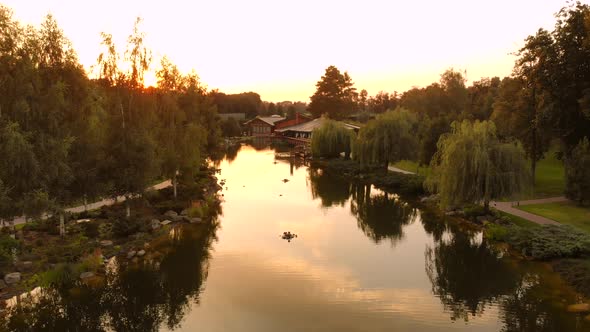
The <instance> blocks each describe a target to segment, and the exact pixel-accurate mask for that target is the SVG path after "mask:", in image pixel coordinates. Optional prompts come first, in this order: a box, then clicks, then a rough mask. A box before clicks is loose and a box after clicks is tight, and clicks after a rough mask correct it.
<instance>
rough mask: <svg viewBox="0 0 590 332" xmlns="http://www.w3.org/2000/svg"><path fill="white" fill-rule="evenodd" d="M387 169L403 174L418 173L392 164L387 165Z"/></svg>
mask: <svg viewBox="0 0 590 332" xmlns="http://www.w3.org/2000/svg"><path fill="white" fill-rule="evenodd" d="M387 170H388V171H391V172H397V173H402V174H416V173H414V172H410V171H404V170H403V169H401V168H397V167H395V166H391V165H389V166H387Z"/></svg>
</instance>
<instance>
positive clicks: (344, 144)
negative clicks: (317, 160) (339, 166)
mask: <svg viewBox="0 0 590 332" xmlns="http://www.w3.org/2000/svg"><path fill="white" fill-rule="evenodd" d="M354 137H355V134H354V132H353V131H352V130H350V129H346V128H345V127H344V126H343V125H342V124H341V123H339V122H337V121H334V120H330V119H325V120H324V123H323V124H322V126H321V127H320V128H318V129H316V130H314V131H313V135H312V137H311V152H312V154H313V156H314V157H322V158H335V157H338V156H340V153H344V156H345V158H349V156H350V151H351V141H352V140H353V139H354Z"/></svg>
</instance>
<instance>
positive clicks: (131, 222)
mask: <svg viewBox="0 0 590 332" xmlns="http://www.w3.org/2000/svg"><path fill="white" fill-rule="evenodd" d="M141 230H142V223H141V221H139V220H138V219H135V218H129V219H115V220H114V221H113V235H114V236H116V237H128V236H129V235H132V234H135V233H137V232H139V231H141Z"/></svg>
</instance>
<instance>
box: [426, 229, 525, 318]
mask: <svg viewBox="0 0 590 332" xmlns="http://www.w3.org/2000/svg"><path fill="white" fill-rule="evenodd" d="M447 234H448V235H449V237H450V238H449V239H442V240H440V241H438V242H436V243H435V245H434V248H432V247H428V248H427V249H426V252H425V256H426V273H427V275H428V278H429V279H430V281H431V282H432V291H433V293H434V294H435V295H436V296H437V297H439V298H440V300H441V302H442V303H443V305H444V307H445V309H446V310H449V311H450V312H451V319H453V320H456V319H463V320H465V321H467V320H468V319H469V316H470V315H471V316H476V315H481V314H482V313H483V311H484V307H485V306H486V305H488V304H490V303H493V302H495V301H496V300H497V299H498V298H499V297H500V296H502V295H504V294H509V293H511V292H512V291H513V290H514V289H515V287H516V285H517V283H518V276H517V275H516V272H515V270H514V269H512V268H510V267H509V266H508V265H507V264H505V262H504V261H503V260H502V259H501V258H499V255H498V254H497V253H495V252H494V251H492V250H490V248H488V246H487V245H486V243H485V242H484V241H480V240H479V239H478V238H477V237H475V236H473V235H470V234H468V233H466V232H462V231H456V232H449V233H447Z"/></svg>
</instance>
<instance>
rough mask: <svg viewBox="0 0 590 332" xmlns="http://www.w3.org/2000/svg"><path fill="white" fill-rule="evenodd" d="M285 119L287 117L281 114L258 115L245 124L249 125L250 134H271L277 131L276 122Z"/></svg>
mask: <svg viewBox="0 0 590 332" xmlns="http://www.w3.org/2000/svg"><path fill="white" fill-rule="evenodd" d="M283 120H285V118H284V117H282V116H280V115H272V116H267V117H262V116H257V117H255V118H254V119H252V120H250V121H247V122H246V123H245V125H246V126H247V127H248V132H249V134H250V136H271V135H272V134H273V133H274V131H275V126H276V123H277V122H279V121H283Z"/></svg>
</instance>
